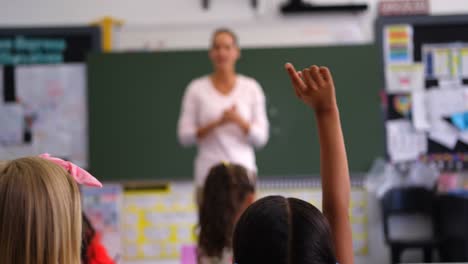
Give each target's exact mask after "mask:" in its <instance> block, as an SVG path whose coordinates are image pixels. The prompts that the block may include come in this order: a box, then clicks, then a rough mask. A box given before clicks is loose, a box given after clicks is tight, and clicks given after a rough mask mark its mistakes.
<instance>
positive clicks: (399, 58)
mask: <svg viewBox="0 0 468 264" xmlns="http://www.w3.org/2000/svg"><path fill="white" fill-rule="evenodd" d="M383 41H384V48H385V63H386V64H393V63H412V62H413V28H412V27H411V26H410V25H391V26H387V27H385V29H384V40H383Z"/></svg>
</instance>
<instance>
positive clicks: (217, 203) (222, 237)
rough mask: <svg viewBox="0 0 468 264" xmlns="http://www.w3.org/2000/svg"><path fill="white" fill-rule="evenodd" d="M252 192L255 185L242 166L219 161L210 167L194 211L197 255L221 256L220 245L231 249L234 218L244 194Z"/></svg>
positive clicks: (221, 248) (221, 247)
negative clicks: (200, 200)
mask: <svg viewBox="0 0 468 264" xmlns="http://www.w3.org/2000/svg"><path fill="white" fill-rule="evenodd" d="M254 192H255V187H254V185H253V184H252V183H251V181H250V179H249V177H248V173H247V170H246V169H245V168H244V167H242V166H240V165H236V164H219V165H216V166H214V167H213V168H212V169H211V170H210V172H209V174H208V177H207V178H206V181H205V185H204V188H203V194H202V202H201V205H200V208H199V214H198V215H199V223H198V225H199V228H200V234H199V239H198V247H199V256H200V254H202V255H204V256H208V257H219V258H221V257H222V253H223V250H224V248H232V233H233V231H234V224H235V221H236V217H238V215H239V213H240V210H241V209H242V206H243V205H244V201H245V200H246V198H247V196H248V195H249V194H252V193H254Z"/></svg>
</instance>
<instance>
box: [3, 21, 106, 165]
mask: <svg viewBox="0 0 468 264" xmlns="http://www.w3.org/2000/svg"><path fill="white" fill-rule="evenodd" d="M99 48H100V30H99V28H97V27H67V28H0V124H1V126H0V159H13V158H17V157H21V156H29V155H37V154H40V153H45V152H47V153H50V154H51V155H54V156H57V157H60V158H63V159H67V160H71V161H73V162H74V163H76V164H78V165H79V166H82V167H88V107H87V101H88V100H87V84H88V83H87V65H86V60H87V56H88V54H89V53H90V52H93V51H98V50H99Z"/></svg>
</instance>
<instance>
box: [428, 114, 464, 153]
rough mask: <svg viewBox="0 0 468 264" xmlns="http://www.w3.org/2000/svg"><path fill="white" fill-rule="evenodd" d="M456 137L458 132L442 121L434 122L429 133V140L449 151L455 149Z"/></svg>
mask: <svg viewBox="0 0 468 264" xmlns="http://www.w3.org/2000/svg"><path fill="white" fill-rule="evenodd" d="M458 136H459V131H458V130H457V129H456V128H455V127H453V126H452V125H450V124H449V123H448V122H447V121H445V120H443V119H441V120H439V121H437V122H434V123H433V125H432V127H431V131H430V132H429V138H430V139H432V140H434V141H435V142H437V143H439V144H441V145H443V146H445V147H446V148H449V149H453V148H454V147H455V145H456V144H457V141H458Z"/></svg>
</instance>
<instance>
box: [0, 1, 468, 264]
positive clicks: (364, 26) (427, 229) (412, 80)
mask: <svg viewBox="0 0 468 264" xmlns="http://www.w3.org/2000/svg"><path fill="white" fill-rule="evenodd" d="M1 6H2V7H1V8H0V99H1V100H0V159H12V158H15V157H20V156H24V155H33V154H39V153H42V152H49V153H51V154H53V155H55V156H59V157H63V158H66V159H68V160H71V161H73V162H75V163H76V164H78V165H80V166H83V167H85V168H89V169H90V171H91V172H92V173H93V175H95V176H96V177H97V178H99V179H100V180H102V181H103V182H104V183H106V184H105V187H104V188H103V189H100V190H92V189H87V188H83V189H82V193H83V205H84V211H85V213H86V215H87V217H88V218H89V219H90V221H91V224H92V226H93V227H94V229H96V230H97V231H98V233H100V234H101V235H102V241H103V244H104V245H105V246H106V248H107V250H108V252H109V254H110V255H111V257H112V258H113V259H114V260H115V262H116V263H126V264H140V263H141V264H147V263H148V264H149V263H168V264H169V263H170V264H172V263H192V262H190V256H189V255H190V254H192V253H193V250H192V249H193V247H194V245H195V244H196V236H197V232H196V224H197V214H196V211H197V209H196V205H195V202H194V184H193V159H194V155H195V153H196V149H195V148H183V147H181V146H180V144H179V142H178V140H177V121H178V117H179V114H180V109H181V101H182V97H183V94H184V91H185V89H186V87H187V85H188V84H189V83H190V81H191V80H193V79H194V78H197V77H199V76H202V75H205V74H208V73H210V72H211V71H212V65H211V62H210V60H209V57H208V50H209V49H210V45H211V36H212V34H213V32H214V31H215V30H216V29H218V28H221V27H223V28H224V27H227V28H229V29H231V30H233V31H234V32H235V33H236V34H237V36H238V39H239V45H240V48H241V57H240V59H239V61H238V64H237V68H236V69H237V71H238V72H239V73H242V74H245V75H247V76H251V77H253V78H255V79H256V80H257V81H258V83H259V84H260V85H261V86H262V88H263V91H264V93H265V96H266V112H267V116H268V119H269V122H270V129H269V133H270V139H269V142H268V144H267V145H266V146H265V147H264V148H262V149H261V150H258V151H257V153H256V155H257V156H256V158H257V166H258V179H259V181H258V188H259V194H258V196H259V197H262V196H265V195H270V194H282V195H286V196H293V197H298V198H301V199H304V200H306V201H309V202H311V203H313V204H314V205H316V206H317V207H319V208H320V207H321V191H320V190H321V189H320V180H319V149H318V142H317V141H316V139H315V138H316V135H317V132H316V129H315V125H314V124H313V122H311V118H310V114H309V112H308V111H307V110H306V109H305V107H304V106H302V105H300V104H298V103H297V102H296V101H295V100H294V94H293V93H291V90H290V84H289V81H288V79H287V76H286V74H285V73H284V69H283V65H284V63H285V62H294V63H295V64H296V65H297V67H299V68H300V69H301V68H303V67H307V66H309V65H311V64H318V65H326V66H328V67H329V68H330V69H331V71H332V72H333V75H334V76H335V84H336V87H337V97H338V102H339V106H340V110H341V118H342V124H343V130H344V136H345V141H346V146H347V151H348V156H349V157H348V158H349V164H350V170H351V177H352V186H353V188H352V203H351V210H350V215H351V220H352V225H353V226H352V228H353V240H354V251H355V263H363V264H366V263H369V264H370V263H398V262H413V263H414V262H419V263H421V262H430V261H439V262H451V261H454V262H464V261H468V253H467V252H468V209H467V206H468V205H467V204H468V203H467V200H466V199H467V197H468V196H467V193H466V188H468V173H465V171H466V169H467V165H468V163H467V162H468V132H467V129H468V112H467V111H468V92H467V91H468V90H467V88H466V85H467V84H468V4H467V2H466V1H463V0H450V1H443V0H408V1H404V0H388V1H384V0H382V1H378V0H302V1H300V0H299V1H298V0H235V1H234V0H171V1H163V0H152V1H150V0H139V1H123V0H113V1H108V0H107V1H105V0H92V1H91V0H82V1H58V0H43V1H27V0H16V1H8V0H3V1H2V5H1ZM304 139H310V140H309V141H307V142H305V141H304ZM191 252H192V253H191Z"/></svg>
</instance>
